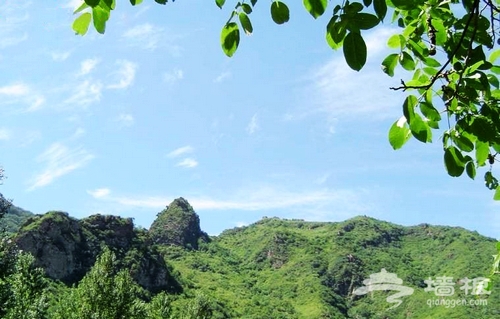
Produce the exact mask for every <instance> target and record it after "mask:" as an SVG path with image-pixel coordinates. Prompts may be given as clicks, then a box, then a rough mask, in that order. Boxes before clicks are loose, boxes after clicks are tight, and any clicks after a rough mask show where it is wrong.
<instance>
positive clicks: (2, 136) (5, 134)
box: [0, 128, 11, 141]
mask: <svg viewBox="0 0 500 319" xmlns="http://www.w3.org/2000/svg"><path fill="white" fill-rule="evenodd" d="M10 136H11V133H10V131H9V130H7V129H5V128H0V141H7V140H9V139H10Z"/></svg>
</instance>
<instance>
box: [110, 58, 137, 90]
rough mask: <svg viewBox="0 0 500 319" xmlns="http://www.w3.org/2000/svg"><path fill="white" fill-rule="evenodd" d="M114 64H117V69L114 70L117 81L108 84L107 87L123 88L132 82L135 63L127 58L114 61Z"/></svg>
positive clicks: (135, 67)
mask: <svg viewBox="0 0 500 319" xmlns="http://www.w3.org/2000/svg"><path fill="white" fill-rule="evenodd" d="M116 64H117V65H118V70H117V71H116V75H117V77H118V81H117V82H116V83H114V84H110V85H108V86H107V88H108V89H125V88H127V87H129V86H130V85H132V83H134V78H135V72H136V70H137V64H135V63H132V62H130V61H128V60H118V61H116Z"/></svg>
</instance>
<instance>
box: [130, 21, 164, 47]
mask: <svg viewBox="0 0 500 319" xmlns="http://www.w3.org/2000/svg"><path fill="white" fill-rule="evenodd" d="M162 33H163V29H162V28H159V27H155V26H153V25H152V24H149V23H145V24H140V25H137V26H135V27H133V28H130V29H128V30H127V31H125V33H123V37H124V38H125V39H126V40H127V41H128V42H129V43H130V44H131V45H135V46H139V47H141V48H143V49H147V50H154V49H156V48H157V47H158V43H159V42H160V40H161V38H162Z"/></svg>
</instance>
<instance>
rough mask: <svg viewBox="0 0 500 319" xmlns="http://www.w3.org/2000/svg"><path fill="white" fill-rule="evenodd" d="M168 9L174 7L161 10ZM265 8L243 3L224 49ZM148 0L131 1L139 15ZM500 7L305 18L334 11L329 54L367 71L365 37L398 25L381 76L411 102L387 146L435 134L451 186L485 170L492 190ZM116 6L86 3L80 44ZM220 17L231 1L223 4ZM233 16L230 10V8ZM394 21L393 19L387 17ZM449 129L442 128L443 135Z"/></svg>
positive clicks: (464, 5) (419, 6)
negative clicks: (399, 73)
mask: <svg viewBox="0 0 500 319" xmlns="http://www.w3.org/2000/svg"><path fill="white" fill-rule="evenodd" d="M155 1H156V2H157V3H159V4H166V3H167V2H168V1H167V0H155ZM257 1H258V0H250V1H248V0H243V1H238V2H237V3H236V4H235V6H234V8H233V9H231V12H230V14H229V19H228V20H227V22H226V23H225V24H224V26H223V28H222V31H221V47H222V50H223V52H224V53H225V54H226V55H227V56H229V57H231V56H233V55H234V54H235V52H236V50H237V49H238V46H239V44H240V38H241V32H240V30H243V32H244V33H245V34H247V35H248V34H252V33H253V31H254V26H253V25H252V22H251V19H250V16H251V15H252V14H253V13H254V9H255V7H256V5H257ZM141 2H142V0H130V3H131V4H132V5H134V6H135V5H138V4H140V3H141ZM499 3H500V2H499V1H498V0H462V1H458V0H363V1H362V3H361V2H356V1H342V2H341V1H333V2H331V3H330V2H329V1H327V0H303V5H304V8H305V10H306V11H307V12H309V13H310V15H311V16H312V17H313V18H314V19H317V18H318V17H320V16H323V15H324V14H326V12H327V9H328V6H330V7H333V10H331V11H330V12H332V13H331V17H330V19H329V21H328V23H327V25H326V27H325V30H326V32H325V38H326V42H327V44H328V45H329V46H330V47H331V48H332V49H334V50H338V49H340V48H342V49H343V54H344V57H345V60H346V63H347V65H348V66H349V67H350V68H351V69H353V70H356V71H360V70H361V69H362V68H363V67H364V65H365V63H366V60H367V54H368V52H367V46H366V43H365V40H364V35H365V32H366V31H367V30H370V29H374V28H376V27H377V26H380V25H381V23H382V22H384V21H386V20H390V21H391V22H392V23H394V24H396V25H397V26H398V27H399V29H400V32H399V33H397V34H394V35H393V36H391V37H390V38H389V39H388V41H387V44H388V46H389V47H390V48H391V49H392V50H394V52H393V53H391V54H389V55H388V56H387V57H386V58H385V59H384V60H383V61H382V62H381V67H382V71H383V72H384V73H386V74H387V75H389V76H391V77H393V76H394V75H395V69H396V67H397V66H398V65H399V66H401V67H402V69H404V70H405V71H407V72H409V73H408V75H406V79H405V80H403V79H402V80H401V84H400V86H397V87H392V88H391V89H392V90H394V91H404V92H406V93H407V96H406V98H405V100H404V103H403V105H402V113H403V114H402V117H401V118H400V119H398V120H397V121H396V122H395V123H394V125H392V126H391V128H390V130H389V142H390V144H391V146H392V147H393V148H394V149H399V148H401V147H402V146H403V145H404V144H405V143H406V142H407V141H408V139H409V138H410V137H412V136H413V137H414V138H415V139H417V140H418V141H420V142H423V143H429V142H431V141H432V137H433V133H435V132H438V133H441V134H442V138H441V139H442V144H443V153H444V167H445V169H446V171H447V173H448V174H449V175H450V176H453V177H458V176H462V175H464V172H465V173H466V175H467V176H468V177H469V178H471V179H475V177H476V175H477V170H478V169H480V168H481V169H484V170H485V171H486V172H485V174H484V181H485V185H486V187H487V188H489V189H490V190H495V195H494V198H495V199H496V200H500V187H499V183H498V180H497V178H496V177H495V176H494V174H493V172H492V166H493V164H494V163H495V162H497V161H498V159H497V155H498V154H499V153H500V107H499V100H500V81H499V79H498V77H497V75H498V74H500V65H496V64H495V63H496V61H497V58H498V57H499V56H500V50H498V49H495V47H496V46H497V44H498V42H499V39H498V35H499V32H498V26H499V12H500V7H499V6H498V5H499ZM115 4H116V3H115V0H85V1H84V2H83V3H82V5H81V6H80V7H79V8H77V9H76V10H75V13H76V14H78V17H77V18H76V19H75V21H74V23H73V29H74V31H75V32H76V33H77V34H80V35H84V34H85V33H86V32H87V30H88V28H89V26H90V23H91V22H92V23H93V25H94V28H95V30H96V31H97V32H99V33H104V32H105V30H106V22H107V21H108V19H109V17H110V14H111V11H112V10H114V9H115ZM215 4H216V6H217V7H219V8H220V9H223V8H224V7H225V6H226V1H225V0H215ZM226 7H227V6H226ZM270 15H271V18H272V20H273V21H274V22H275V23H277V24H284V23H286V22H288V21H289V20H290V10H289V8H288V6H287V5H286V3H285V2H282V1H279V0H274V1H271V5H270ZM389 15H390V18H389V17H388V16H389ZM440 126H441V127H443V128H440Z"/></svg>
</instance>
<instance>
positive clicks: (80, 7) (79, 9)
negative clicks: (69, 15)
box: [73, 2, 89, 14]
mask: <svg viewBox="0 0 500 319" xmlns="http://www.w3.org/2000/svg"><path fill="white" fill-rule="evenodd" d="M87 8H89V5H88V4H86V3H85V2H84V3H82V5H81V6H79V7H78V8H76V9H75V11H73V14H77V13H80V12H82V11H83V10H85V9H87Z"/></svg>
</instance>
